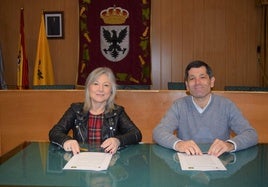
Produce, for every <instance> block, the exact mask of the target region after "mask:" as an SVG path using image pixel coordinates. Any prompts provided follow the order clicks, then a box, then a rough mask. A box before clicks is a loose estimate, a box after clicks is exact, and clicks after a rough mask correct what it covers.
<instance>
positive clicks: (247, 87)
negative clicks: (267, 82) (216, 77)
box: [224, 86, 268, 92]
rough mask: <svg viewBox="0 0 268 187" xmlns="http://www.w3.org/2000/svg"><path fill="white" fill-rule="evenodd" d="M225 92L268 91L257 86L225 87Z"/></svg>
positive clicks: (267, 88) (266, 88)
mask: <svg viewBox="0 0 268 187" xmlns="http://www.w3.org/2000/svg"><path fill="white" fill-rule="evenodd" d="M224 90H225V91H266V92H267V91H268V87H257V86H225V87H224Z"/></svg>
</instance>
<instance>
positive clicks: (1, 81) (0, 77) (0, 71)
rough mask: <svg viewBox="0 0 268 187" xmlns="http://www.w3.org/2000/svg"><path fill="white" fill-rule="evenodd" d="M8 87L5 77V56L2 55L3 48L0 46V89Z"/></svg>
mask: <svg viewBox="0 0 268 187" xmlns="http://www.w3.org/2000/svg"><path fill="white" fill-rule="evenodd" d="M5 89H7V85H6V82H5V78H4V64H3V57H2V48H1V46H0V90H5Z"/></svg>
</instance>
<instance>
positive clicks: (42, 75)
mask: <svg viewBox="0 0 268 187" xmlns="http://www.w3.org/2000/svg"><path fill="white" fill-rule="evenodd" d="M53 84H54V71H53V66H52V62H51V56H50V52H49V46H48V40H47V36H46V29H45V20H44V15H43V14H42V15H41V24H40V30H39V37H38V44H37V53H36V59H35V65H34V72H33V85H34V86H36V85H53Z"/></svg>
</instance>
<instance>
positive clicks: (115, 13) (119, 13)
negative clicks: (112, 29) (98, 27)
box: [100, 6, 129, 24]
mask: <svg viewBox="0 0 268 187" xmlns="http://www.w3.org/2000/svg"><path fill="white" fill-rule="evenodd" d="M128 15H129V13H128V11H127V10H125V9H122V8H121V7H116V6H114V7H109V8H107V9H104V10H102V11H101V13H100V17H101V18H102V19H103V21H104V23H106V24H123V23H125V21H126V19H127V18H128Z"/></svg>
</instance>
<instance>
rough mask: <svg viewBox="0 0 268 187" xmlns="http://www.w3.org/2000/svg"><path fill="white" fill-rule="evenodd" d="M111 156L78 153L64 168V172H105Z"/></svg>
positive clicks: (97, 153)
mask: <svg viewBox="0 0 268 187" xmlns="http://www.w3.org/2000/svg"><path fill="white" fill-rule="evenodd" d="M111 159H112V154H110V153H102V152H80V153H79V154H76V155H74V156H73V157H72V158H71V159H70V160H69V161H68V162H67V164H66V165H65V166H64V168H63V169H64V170H94V171H102V170H107V169H108V166H109V164H110V161H111Z"/></svg>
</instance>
